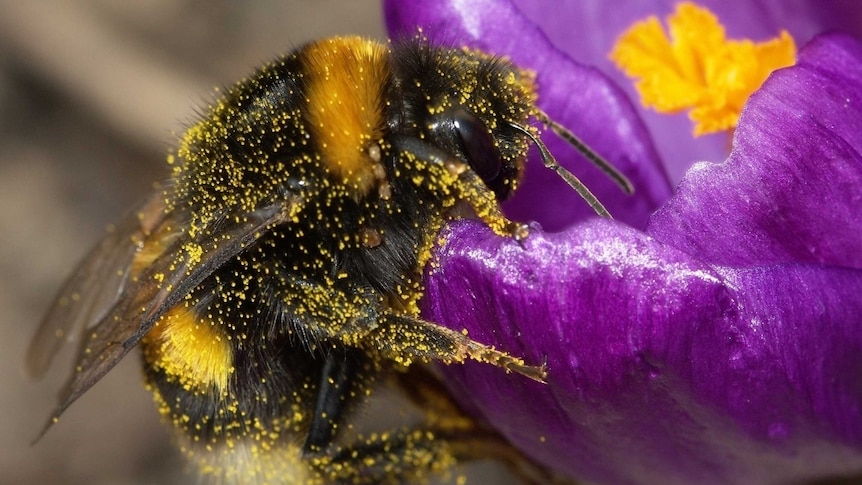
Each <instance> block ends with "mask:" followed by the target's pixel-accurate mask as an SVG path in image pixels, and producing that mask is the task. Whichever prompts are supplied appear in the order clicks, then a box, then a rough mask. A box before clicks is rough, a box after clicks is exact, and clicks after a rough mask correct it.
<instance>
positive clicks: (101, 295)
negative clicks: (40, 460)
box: [25, 191, 165, 377]
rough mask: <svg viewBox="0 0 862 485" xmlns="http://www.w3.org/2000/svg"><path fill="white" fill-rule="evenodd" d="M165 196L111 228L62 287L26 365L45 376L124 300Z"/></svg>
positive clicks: (156, 197)
mask: <svg viewBox="0 0 862 485" xmlns="http://www.w3.org/2000/svg"><path fill="white" fill-rule="evenodd" d="M163 197H164V196H163V195H162V194H161V192H159V191H156V192H154V193H153V194H151V195H150V196H149V197H148V198H147V199H146V200H145V201H144V202H143V203H142V204H140V205H139V206H138V207H136V208H135V209H134V210H133V211H131V212H129V213H128V214H127V215H126V217H124V218H123V219H122V220H121V221H120V222H118V223H117V224H115V225H113V226H111V227H110V228H109V229H108V234H107V235H106V236H105V237H104V238H103V239H102V240H101V241H100V242H99V243H98V244H97V245H96V246H95V247H94V248H93V249H92V250H90V252H89V254H87V256H86V257H85V258H84V260H83V261H81V263H80V264H79V265H78V267H77V268H76V269H75V271H74V273H72V275H71V276H70V277H69V279H68V280H66V282H65V283H64V284H63V286H62V287H61V288H60V291H59V292H58V294H57V298H56V299H55V300H54V303H53V305H52V306H51V308H50V309H49V310H48V313H47V314H46V315H45V318H44V320H42V323H41V325H40V326H39V329H38V330H37V331H36V335H35V336H34V337H33V340H32V341H31V342H30V347H29V348H28V349H27V355H26V360H25V365H26V368H27V371H28V372H29V373H30V375H31V376H33V377H41V376H43V375H44V374H45V372H46V371H47V370H48V368H49V367H50V365H51V361H52V360H53V359H54V356H55V355H56V354H57V353H58V352H59V351H60V349H61V348H63V347H64V345H66V344H69V343H74V342H77V341H78V340H79V339H80V337H81V335H82V334H83V333H84V332H85V331H86V329H87V328H88V327H90V326H92V325H93V324H94V323H95V322H98V321H99V320H100V319H101V318H102V317H103V315H104V314H105V312H107V311H108V309H109V308H111V307H112V306H113V305H114V303H116V301H117V300H118V299H119V297H120V295H121V294H122V292H123V289H124V288H125V285H126V282H127V281H128V278H129V271H130V269H131V264H132V261H133V260H134V258H135V255H136V254H137V253H138V251H140V249H141V248H142V247H143V243H144V241H145V240H146V239H147V237H149V235H150V233H151V232H152V230H153V229H154V228H155V227H156V226H158V225H160V224H161V223H162V222H163V220H164V217H165V214H164V203H163Z"/></svg>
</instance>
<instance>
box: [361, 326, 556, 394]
mask: <svg viewBox="0 0 862 485" xmlns="http://www.w3.org/2000/svg"><path fill="white" fill-rule="evenodd" d="M363 342H365V343H366V345H368V344H371V345H370V348H368V350H369V351H371V352H376V353H379V354H382V355H383V356H385V357H387V358H389V359H391V360H394V361H396V362H399V363H401V364H403V365H405V366H407V365H410V364H411V363H412V361H413V360H414V359H418V360H421V361H425V362H428V361H432V360H437V361H441V362H443V363H446V364H450V363H460V362H463V361H465V360H467V359H473V360H476V361H479V362H485V363H488V364H491V365H494V366H497V367H501V368H503V369H505V370H506V371H510V372H516V373H518V374H521V375H523V376H526V377H529V378H531V379H533V380H536V381H539V382H545V378H546V377H547V374H548V369H547V366H546V364H545V363H542V365H540V366H532V365H527V364H525V363H524V361H523V360H522V359H520V358H517V357H513V356H511V355H509V354H507V353H505V352H501V351H499V350H496V349H494V348H493V347H489V346H487V345H484V344H481V343H479V342H476V341H475V340H472V339H470V338H469V337H468V336H467V335H465V334H463V333H460V332H456V331H454V330H450V329H448V328H446V327H443V326H440V325H437V324H435V323H431V322H427V321H425V320H422V319H420V318H414V317H410V316H406V315H396V314H391V313H384V314H382V315H381V318H379V319H378V321H377V328H375V329H374V331H372V332H369V333H368V335H367V336H365V338H364V339H363Z"/></svg>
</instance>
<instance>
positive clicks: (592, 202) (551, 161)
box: [509, 123, 613, 219]
mask: <svg viewBox="0 0 862 485" xmlns="http://www.w3.org/2000/svg"><path fill="white" fill-rule="evenodd" d="M509 125H510V126H511V127H512V128H514V129H516V130H518V131H520V132H521V133H523V134H525V135H527V137H528V138H529V139H530V140H531V141H532V142H533V144H534V145H536V148H538V149H539V155H540V156H541V157H542V163H543V164H544V165H545V167H546V168H549V169H551V170H553V171H554V172H556V173H557V175H559V176H560V178H561V179H563V180H564V181H565V182H566V183H567V184H569V186H570V187H571V188H573V189H575V192H577V193H578V195H580V196H581V198H582V199H584V200H585V201H586V202H587V204H589V206H590V207H591V208H592V209H593V210H594V211H596V214H598V215H600V216H602V217H606V218H608V219H613V217H612V216H611V213H610V212H608V210H607V209H606V208H605V206H604V205H602V203H601V202H599V199H597V198H596V196H595V195H593V193H592V192H590V189H588V188H587V186H586V185H584V183H583V182H581V181H580V179H578V177H576V176H575V174H573V173H572V172H570V171H568V170H566V168H565V167H563V166H562V165H560V164H559V162H557V159H556V158H554V156H553V155H551V152H550V151H549V150H548V147H547V146H545V144H544V143H542V140H540V139H539V137H537V136H536V135H534V134H533V133H532V132H531V131H530V130H528V129H526V128H524V127H523V126H520V125H517V124H515V123H510V124H509ZM590 153H592V152H590ZM605 163H607V162H605Z"/></svg>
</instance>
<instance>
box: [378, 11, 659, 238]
mask: <svg viewBox="0 0 862 485" xmlns="http://www.w3.org/2000/svg"><path fill="white" fill-rule="evenodd" d="M386 15H387V16H386V20H387V25H388V26H389V30H390V32H392V33H393V34H394V35H395V36H398V35H408V36H409V35H414V34H415V33H416V31H417V29H418V28H420V27H421V28H422V29H423V33H424V35H426V36H428V37H429V38H430V39H431V41H432V42H436V43H440V44H443V45H451V44H455V45H468V46H471V47H474V48H478V49H481V50H484V51H487V52H492V53H495V54H498V55H504V56H507V57H508V58H510V59H511V60H512V61H513V62H514V63H515V64H517V65H519V66H521V67H523V68H527V69H530V70H532V71H535V72H536V73H537V83H538V86H539V106H540V107H541V108H542V109H543V110H544V111H545V112H547V113H548V114H549V115H550V116H551V118H553V119H554V120H556V121H558V122H559V123H561V124H563V125H564V126H566V127H567V128H569V129H570V130H572V131H573V132H574V133H576V134H577V135H578V136H579V137H581V138H582V139H584V141H586V142H587V143H588V144H589V145H590V146H591V147H592V148H593V149H594V150H596V151H597V152H598V153H600V154H602V155H603V156H604V157H605V158H607V159H608V160H610V161H611V163H613V164H614V165H615V166H616V167H617V168H619V169H621V170H622V171H623V172H624V173H625V174H626V175H628V176H629V178H631V179H632V182H633V183H634V185H635V188H636V194H635V196H634V197H626V196H624V195H623V194H622V193H621V192H620V190H619V189H618V188H617V187H616V186H614V185H613V184H612V183H611V182H610V181H609V180H608V179H607V178H606V177H605V176H604V175H603V174H601V173H600V172H599V171H598V170H596V169H594V168H593V167H591V166H589V164H588V163H587V162H586V161H584V159H582V158H581V157H580V156H579V155H577V154H576V152H575V151H574V150H573V149H572V148H571V147H569V146H568V145H567V144H566V143H565V142H562V141H561V140H559V139H557V138H556V137H554V136H553V135H545V136H543V140H544V141H545V143H547V145H548V148H549V149H550V150H551V152H552V153H554V154H555V156H556V157H557V158H558V159H559V161H560V162H561V164H563V165H564V166H566V167H567V168H569V169H570V170H572V171H573V172H574V173H575V174H576V175H578V177H580V178H581V180H582V181H583V182H584V183H585V184H586V185H587V186H588V187H590V188H591V189H592V190H593V191H594V193H595V194H596V196H598V197H599V199H600V200H601V201H602V202H603V203H604V204H605V205H606V206H607V208H608V210H610V212H611V213H612V214H614V216H615V217H617V218H618V219H620V220H622V221H624V222H626V223H628V224H629V225H631V226H633V227H636V228H644V227H645V225H646V221H647V218H648V217H649V215H650V214H651V213H652V212H653V211H654V210H655V209H656V208H657V207H658V206H660V205H661V204H663V203H664V202H665V201H666V200H667V199H668V197H669V196H670V185H669V183H668V182H667V179H666V177H665V175H664V172H663V168H662V166H661V163H660V161H659V159H658V157H657V156H656V153H655V150H654V149H653V147H652V144H651V142H650V139H649V135H648V133H647V132H646V130H645V128H644V126H643V124H642V123H641V122H640V120H639V118H638V117H637V115H636V113H635V110H634V108H633V106H632V105H631V103H630V102H629V101H628V99H627V98H626V96H625V95H624V94H623V93H622V92H621V91H620V90H619V89H618V88H617V87H616V86H614V85H613V84H612V83H610V82H609V81H608V80H607V78H606V77H605V76H603V75H602V74H600V73H599V72H598V71H596V70H594V69H591V68H588V67H584V66H582V65H580V64H577V63H575V62H573V61H572V60H571V59H570V58H568V57H567V56H565V55H564V54H562V53H561V52H560V51H559V50H557V49H556V48H554V47H553V46H552V45H551V44H550V43H549V41H548V39H547V37H545V35H544V33H542V31H541V30H539V29H538V28H537V27H536V26H535V25H533V24H532V23H531V22H530V21H529V20H527V19H526V18H525V17H524V16H523V15H521V14H520V12H519V11H518V10H517V8H515V7H514V6H513V4H512V3H510V2H507V1H497V0H480V1H473V2H470V3H469V5H466V4H464V3H463V2H459V1H457V0H450V1H446V2H442V1H441V2H402V1H397V0H389V1H387V2H386ZM513 33H516V34H514V35H513ZM548 201H553V206H552V207H549V206H548V205H547V202H548ZM505 209H506V212H507V214H509V216H510V217H512V218H513V219H516V220H522V221H531V220H535V221H538V222H540V223H541V224H542V226H543V227H545V229H547V230H558V229H561V228H563V227H566V226H568V225H571V224H572V223H574V222H576V221H578V220H582V219H584V218H586V217H590V216H592V215H593V213H592V211H591V209H589V207H587V206H586V204H585V203H584V202H583V201H582V200H581V199H580V198H579V197H578V196H577V194H575V193H574V192H573V191H572V190H571V189H570V188H569V187H568V186H567V185H565V183H563V182H562V181H561V180H560V179H559V178H558V177H557V176H556V175H555V174H554V173H552V172H550V171H549V170H547V169H545V168H544V167H542V165H541V162H540V161H539V160H538V157H532V158H531V162H530V163H529V164H528V167H527V170H526V174H525V179H524V183H523V184H522V186H521V188H519V189H518V192H517V193H516V195H515V197H514V198H513V199H512V200H511V201H510V202H509V203H507V204H506V206H505Z"/></svg>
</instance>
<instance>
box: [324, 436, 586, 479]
mask: <svg viewBox="0 0 862 485" xmlns="http://www.w3.org/2000/svg"><path fill="white" fill-rule="evenodd" d="M485 459H493V460H501V461H502V462H503V463H504V464H505V465H506V466H508V467H509V468H510V469H511V470H512V471H513V472H514V473H515V474H516V475H517V476H519V477H521V478H522V479H523V480H524V481H525V482H526V483H528V484H531V485H539V484H542V485H545V484H552V485H563V484H566V485H572V484H573V482H572V481H570V480H568V479H566V478H564V477H561V476H559V475H557V474H556V473H554V472H553V471H551V470H548V469H545V468H544V467H541V466H539V465H537V464H534V463H532V462H531V461H529V460H528V459H526V458H525V457H524V455H523V454H521V453H520V452H519V451H518V450H516V449H515V448H514V447H512V445H511V444H509V443H508V442H507V441H506V440H504V439H503V438H502V437H501V436H500V435H499V434H497V433H495V432H493V431H490V430H488V429H485V428H480V427H479V426H471V427H469V428H464V429H454V430H453V429H445V428H437V427H421V428H414V429H399V430H397V431H393V432H389V433H375V434H373V435H370V436H368V437H364V438H363V437H360V438H359V439H358V441H357V442H356V443H355V444H353V445H350V446H344V447H341V448H339V449H337V450H335V451H334V452H333V453H332V454H330V455H327V456H326V457H322V458H320V459H317V460H315V462H314V464H313V466H314V467H315V468H317V471H318V473H319V474H320V475H321V476H322V477H323V478H324V479H328V480H331V481H332V482H334V483H351V484H378V483H398V484H401V483H414V482H420V481H423V480H425V479H427V478H429V477H430V476H432V475H438V474H440V473H441V472H444V473H445V471H446V470H448V469H451V467H452V466H454V465H456V464H458V463H465V462H468V461H474V460H485Z"/></svg>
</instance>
